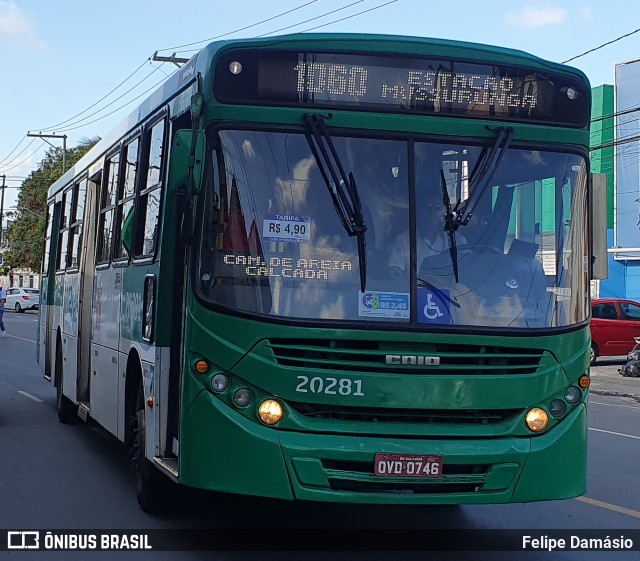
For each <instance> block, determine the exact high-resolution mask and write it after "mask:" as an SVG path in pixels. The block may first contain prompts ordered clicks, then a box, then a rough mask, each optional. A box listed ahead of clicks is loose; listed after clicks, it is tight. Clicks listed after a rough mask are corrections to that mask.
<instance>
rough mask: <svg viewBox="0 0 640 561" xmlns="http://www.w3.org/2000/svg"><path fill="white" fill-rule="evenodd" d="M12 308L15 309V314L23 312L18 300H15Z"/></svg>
mask: <svg viewBox="0 0 640 561" xmlns="http://www.w3.org/2000/svg"><path fill="white" fill-rule="evenodd" d="M14 309H15V311H16V314H20V313H22V312H24V310H23V309H22V306H21V305H20V302H16V305H15V307H14Z"/></svg>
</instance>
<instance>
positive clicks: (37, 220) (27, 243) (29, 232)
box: [4, 138, 100, 274]
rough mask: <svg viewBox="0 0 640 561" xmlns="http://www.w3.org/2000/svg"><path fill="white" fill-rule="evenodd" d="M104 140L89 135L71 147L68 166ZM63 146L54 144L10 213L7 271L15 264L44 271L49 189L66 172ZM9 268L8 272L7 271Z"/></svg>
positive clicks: (27, 182)
mask: <svg viewBox="0 0 640 561" xmlns="http://www.w3.org/2000/svg"><path fill="white" fill-rule="evenodd" d="M98 140H100V139H99V138H96V139H85V140H83V141H82V142H81V143H80V144H79V145H78V146H76V147H75V148H71V149H68V150H67V169H68V168H70V167H72V166H73V165H74V164H75V163H76V162H77V161H78V160H79V159H80V158H81V157H82V156H84V155H85V154H86V153H87V152H88V151H89V149H90V148H92V147H93V146H94V145H95V144H96V143H97V142H98ZM62 161H63V151H62V148H51V149H50V150H49V151H48V152H47V155H46V156H45V158H44V160H42V162H40V165H39V166H38V169H36V170H35V171H33V172H31V174H30V175H29V177H27V179H25V180H24V182H23V183H22V187H21V190H20V194H19V195H18V203H17V205H16V206H17V211H16V212H15V213H13V214H10V213H7V218H9V219H13V220H15V222H13V224H12V225H11V226H10V228H9V231H8V234H7V238H8V240H9V245H10V247H11V249H10V250H9V251H7V252H5V254H4V261H5V265H4V268H5V269H6V272H8V270H9V269H13V268H29V269H31V270H32V271H36V272H37V271H40V265H41V263H42V253H43V250H44V236H45V229H46V216H47V192H48V191H49V187H51V184H52V183H53V182H55V181H56V180H57V179H59V178H60V177H61V176H62ZM6 272H5V274H6Z"/></svg>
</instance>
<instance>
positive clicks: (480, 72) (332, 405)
mask: <svg viewBox="0 0 640 561" xmlns="http://www.w3.org/2000/svg"><path fill="white" fill-rule="evenodd" d="M590 93H591V91H590V86H589V83H588V81H587V79H586V77H585V76H584V75H583V74H582V73H581V72H580V71H578V70H576V69H573V68H570V67H567V66H563V65H559V64H556V63H552V62H548V61H544V60H541V59H539V58H536V57H534V56H532V55H529V54H526V53H523V52H520V51H514V50H510V49H505V48H499V47H492V46H485V45H478V44H472V43H464V42H455V41H448V40H440V39H426V38H415V37H395V36H384V35H362V34H296V35H288V36H280V37H273V38H266V39H265V38H262V39H244V40H231V41H223V42H215V43H212V44H211V45H209V46H207V47H206V48H204V49H202V50H201V51H200V52H199V53H198V54H197V55H195V56H194V57H193V58H192V59H190V60H189V62H187V63H186V64H184V65H183V66H181V67H180V69H179V70H177V71H176V72H175V73H174V74H173V75H172V76H171V77H169V78H168V79H167V80H166V82H165V83H164V84H163V85H162V86H161V87H159V89H158V90H157V91H156V92H155V93H153V95H151V96H150V97H149V98H148V99H147V100H146V101H145V102H144V103H142V104H141V105H140V106H139V107H137V108H136V109H135V110H134V111H133V112H132V114H131V115H130V116H129V117H128V118H127V119H126V120H124V122H122V124H121V125H120V126H119V127H118V128H117V129H116V130H114V131H112V132H111V133H110V134H109V135H107V136H106V137H105V138H103V139H102V140H101V141H100V142H99V143H98V144H97V145H96V146H95V147H94V148H92V150H91V151H90V152H89V153H87V154H86V155H85V156H84V157H83V158H82V159H81V160H80V161H79V162H78V163H77V164H76V165H75V166H74V167H73V168H72V169H70V170H68V171H67V172H66V173H65V174H64V175H63V176H62V177H61V178H60V179H59V180H58V181H56V182H55V183H54V184H53V185H52V186H51V188H50V191H49V194H48V209H49V211H48V224H47V230H46V242H45V255H44V264H43V271H42V283H41V289H42V299H41V310H40V326H39V338H38V360H39V363H40V364H41V368H42V370H43V373H44V376H45V378H46V379H48V380H50V381H51V382H52V383H53V384H54V386H55V388H56V392H57V413H58V417H59V420H60V421H61V422H63V423H71V422H74V421H75V420H77V419H83V420H92V421H93V422H96V423H98V424H100V425H101V426H102V427H104V428H105V429H106V430H107V431H109V432H111V433H112V434H113V435H115V436H116V437H117V438H118V439H120V440H121V441H122V442H124V443H125V444H126V446H127V448H128V451H129V453H130V455H131V460H132V462H133V464H134V466H135V471H136V491H137V496H138V500H139V503H140V505H141V507H142V508H143V509H145V510H152V509H154V508H158V507H161V506H163V502H164V501H166V500H167V499H166V497H167V494H166V493H165V492H163V490H164V488H165V486H166V485H171V481H170V480H173V481H174V482H176V483H179V484H181V485H185V486H190V487H195V488H201V489H207V490H216V491H221V492H231V493H242V494H248V495H256V496H264V497H274V498H280V499H289V500H294V499H301V500H311V501H335V502H344V503H387V504H391V503H395V504H462V503H509V502H529V501H538V500H546V499H561V498H569V497H575V496H578V495H581V494H582V493H583V492H584V491H585V479H586V477H585V472H586V442H587V420H586V402H587V397H588V386H589V345H590V336H589V329H588V320H589V281H590V279H591V278H592V277H593V261H594V251H593V243H592V242H593V239H592V238H593V236H592V231H593V225H592V222H593V218H592V211H591V210H590V209H591V208H592V207H593V204H592V203H593V199H592V195H591V192H592V189H591V179H590V175H589V164H588V148H589V119H590V109H591V101H590V99H591V97H590Z"/></svg>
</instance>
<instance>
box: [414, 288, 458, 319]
mask: <svg viewBox="0 0 640 561" xmlns="http://www.w3.org/2000/svg"><path fill="white" fill-rule="evenodd" d="M418 322H419V323H443V324H450V323H451V298H450V296H449V291H448V290H432V289H429V288H418Z"/></svg>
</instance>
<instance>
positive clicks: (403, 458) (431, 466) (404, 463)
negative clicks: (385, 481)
mask: <svg viewBox="0 0 640 561" xmlns="http://www.w3.org/2000/svg"><path fill="white" fill-rule="evenodd" d="M443 463H444V459H443V457H442V456H431V455H429V456H426V455H422V454H383V453H379V454H376V456H375V459H374V467H373V473H374V474H375V475H377V476H378V477H442V465H443Z"/></svg>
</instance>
